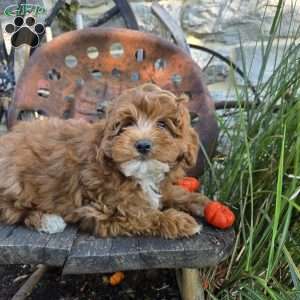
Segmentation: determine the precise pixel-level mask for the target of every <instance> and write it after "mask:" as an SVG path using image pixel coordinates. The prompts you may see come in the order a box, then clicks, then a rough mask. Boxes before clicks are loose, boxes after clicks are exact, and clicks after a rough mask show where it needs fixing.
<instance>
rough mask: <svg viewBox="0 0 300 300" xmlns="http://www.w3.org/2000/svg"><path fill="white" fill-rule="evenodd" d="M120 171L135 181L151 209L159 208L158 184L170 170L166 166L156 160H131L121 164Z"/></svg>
mask: <svg viewBox="0 0 300 300" xmlns="http://www.w3.org/2000/svg"><path fill="white" fill-rule="evenodd" d="M121 170H122V172H123V174H124V175H125V176H127V177H134V178H136V179H137V181H138V183H139V184H140V186H141V188H142V189H143V191H144V193H145V195H146V196H147V198H148V200H149V203H150V205H151V206H152V207H153V208H160V206H161V203H160V198H161V195H160V191H159V184H160V182H161V181H162V180H163V179H164V178H165V173H167V172H169V170H170V168H169V166H168V164H165V163H162V162H160V161H158V160H146V161H140V160H131V161H128V162H126V163H123V164H122V165H121Z"/></svg>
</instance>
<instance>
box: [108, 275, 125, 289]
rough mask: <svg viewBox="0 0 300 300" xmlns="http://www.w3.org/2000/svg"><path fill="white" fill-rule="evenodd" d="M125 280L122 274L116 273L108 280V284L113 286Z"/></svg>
mask: <svg viewBox="0 0 300 300" xmlns="http://www.w3.org/2000/svg"><path fill="white" fill-rule="evenodd" d="M124 278H125V274H124V273H123V272H116V273H114V274H113V275H111V276H110V278H109V283H110V284H111V285H113V286H115V285H118V284H120V283H121V282H122V281H123V280H124Z"/></svg>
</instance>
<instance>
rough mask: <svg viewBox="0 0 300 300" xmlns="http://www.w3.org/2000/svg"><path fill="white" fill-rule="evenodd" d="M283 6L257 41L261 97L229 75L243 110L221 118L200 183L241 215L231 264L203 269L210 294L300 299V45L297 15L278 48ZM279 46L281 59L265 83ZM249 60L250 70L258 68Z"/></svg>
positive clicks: (211, 194)
mask: <svg viewBox="0 0 300 300" xmlns="http://www.w3.org/2000/svg"><path fill="white" fill-rule="evenodd" d="M284 4H285V1H278V5H277V9H276V13H275V16H274V19H273V22H272V26H271V28H270V33H269V38H268V40H267V41H265V40H263V38H261V39H258V40H257V42H256V45H255V48H256V49H255V50H259V51H261V55H262V64H261V69H260V72H259V76H258V78H257V82H256V83H255V84H256V88H257V92H258V95H259V98H260V99H261V101H257V99H256V100H255V99H253V95H252V94H251V92H250V89H249V88H248V87H247V84H244V85H240V84H239V83H238V82H237V80H236V78H235V76H234V72H231V79H232V82H233V88H234V91H235V96H236V99H237V101H238V107H237V108H236V109H228V110H226V109H225V111H223V112H222V115H221V114H218V116H217V118H218V120H219V125H220V137H219V146H218V150H217V155H216V156H215V158H214V159H213V160H212V161H210V163H209V165H210V168H209V170H208V171H207V172H206V173H205V174H204V175H203V178H202V182H203V186H204V193H206V194H207V195H209V196H210V197H212V198H215V199H218V200H221V201H224V202H226V203H227V204H228V205H230V206H231V207H232V209H233V210H234V212H235V213H236V215H237V222H236V225H235V226H236V227H235V228H236V232H237V237H236V243H235V247H234V251H233V255H232V256H231V258H230V259H229V260H228V261H226V262H225V263H223V264H222V265H220V266H219V267H217V268H210V269H206V270H202V280H203V282H204V286H205V287H207V289H206V290H207V295H208V296H207V298H208V299H251V300H253V299H276V300H285V299H291V300H296V299H300V218H299V210H300V202H299V199H300V101H299V100H300V90H299V85H300V51H299V47H300V44H299V40H297V38H298V37H299V28H297V27H296V25H295V24H294V22H293V17H291V19H290V24H289V30H290V32H289V33H290V36H291V38H290V39H288V40H286V41H285V44H284V47H283V49H284V50H283V53H279V51H278V52H276V49H279V41H278V40H276V39H275V38H274V37H275V35H276V32H278V31H279V30H280V28H281V25H282V12H283V8H284ZM240 47H241V53H242V61H245V59H246V58H245V56H243V43H242V42H241V43H240ZM274 49H275V53H276V54H277V56H276V58H277V57H278V63H276V64H274V70H273V72H272V75H271V76H270V77H269V78H268V80H267V81H263V80H262V78H263V77H264V72H265V68H266V65H267V63H268V59H269V57H270V53H271V50H272V51H273V53H274ZM247 59H249V58H247ZM243 65H244V69H243V71H244V73H245V74H249V73H250V72H251V68H252V67H253V66H252V65H250V67H249V65H248V68H246V63H244V64H243ZM245 101H246V104H245ZM213 295H214V296H213Z"/></svg>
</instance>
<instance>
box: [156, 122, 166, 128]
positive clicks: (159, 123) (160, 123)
mask: <svg viewBox="0 0 300 300" xmlns="http://www.w3.org/2000/svg"><path fill="white" fill-rule="evenodd" d="M156 126H157V127H158V128H161V129H164V128H166V127H167V124H166V122H164V121H158V122H157V123H156Z"/></svg>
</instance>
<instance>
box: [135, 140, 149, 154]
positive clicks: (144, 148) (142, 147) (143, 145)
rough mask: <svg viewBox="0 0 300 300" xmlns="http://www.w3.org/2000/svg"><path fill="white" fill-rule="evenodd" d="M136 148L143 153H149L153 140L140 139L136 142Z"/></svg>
mask: <svg viewBox="0 0 300 300" xmlns="http://www.w3.org/2000/svg"><path fill="white" fill-rule="evenodd" d="M135 148H136V150H137V151H138V152H140V153H141V154H147V153H148V152H149V151H150V150H151V148H152V142H151V141H150V140H138V141H137V142H136V143H135Z"/></svg>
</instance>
